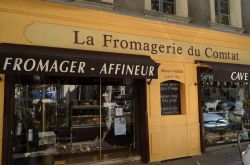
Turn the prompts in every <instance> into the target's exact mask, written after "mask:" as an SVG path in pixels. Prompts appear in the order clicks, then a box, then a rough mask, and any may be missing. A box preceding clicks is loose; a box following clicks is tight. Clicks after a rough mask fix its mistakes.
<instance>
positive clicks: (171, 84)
mask: <svg viewBox="0 0 250 165" xmlns="http://www.w3.org/2000/svg"><path fill="white" fill-rule="evenodd" d="M160 91H161V115H180V114H181V113H182V112H181V83H180V82H178V81H173V80H171V81H164V82H162V83H161V84H160Z"/></svg>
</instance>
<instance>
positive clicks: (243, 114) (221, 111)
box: [200, 70, 250, 146]
mask: <svg viewBox="0 0 250 165" xmlns="http://www.w3.org/2000/svg"><path fill="white" fill-rule="evenodd" d="M206 72H207V71H205V70H204V72H203V71H202V72H201V74H200V75H201V80H202V81H201V105H202V106H201V112H202V115H203V126H204V128H205V129H204V130H205V132H204V139H205V145H206V146H211V145H217V144H223V143H224V144H226V143H233V142H236V141H237V133H238V132H239V131H241V130H242V129H249V128H250V122H249V117H250V102H249V84H248V82H223V81H215V80H214V78H213V72H212V71H211V72H209V73H208V72H207V73H206ZM241 138H242V139H241V140H249V136H248V134H243V135H242V137H241Z"/></svg>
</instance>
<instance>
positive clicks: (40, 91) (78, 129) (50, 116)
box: [13, 83, 135, 163]
mask: <svg viewBox="0 0 250 165" xmlns="http://www.w3.org/2000/svg"><path fill="white" fill-rule="evenodd" d="M134 104H135V101H134V89H133V85H132V84H129V85H120V84H119V83H118V85H102V86H100V85H96V84H95V83H94V84H91V85H78V84H76V85H75V84H73V85H71V84H69V85H68V84H63V85H62V84H36V83H32V84H16V85H15V105H14V109H15V110H14V116H15V118H14V125H13V130H14V132H15V134H14V136H13V137H14V139H15V141H14V144H13V160H14V162H15V163H17V162H18V161H19V160H20V159H26V158H28V159H33V158H36V157H41V156H48V155H53V159H57V158H58V159H61V158H62V157H63V159H65V160H68V158H70V157H71V156H72V154H80V155H81V154H83V155H84V154H85V153H86V154H89V153H91V154H92V155H96V156H98V155H99V152H105V153H106V152H107V153H109V152H111V153H112V152H113V151H115V150H119V149H124V148H127V149H128V150H131V148H133V146H134V141H135V133H134V131H135V120H134V115H135V105H134ZM131 146H132V147H131ZM101 150H102V151H101ZM83 155H81V156H83Z"/></svg>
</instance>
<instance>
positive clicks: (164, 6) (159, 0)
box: [151, 0, 176, 15]
mask: <svg viewBox="0 0 250 165" xmlns="http://www.w3.org/2000/svg"><path fill="white" fill-rule="evenodd" d="M151 7H152V10H153V11H158V12H162V13H166V14H173V15H175V14H176V2H175V0H151Z"/></svg>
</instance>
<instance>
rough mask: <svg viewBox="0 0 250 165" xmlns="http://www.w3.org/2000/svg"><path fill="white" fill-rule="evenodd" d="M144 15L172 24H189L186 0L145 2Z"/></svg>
mask: <svg viewBox="0 0 250 165" xmlns="http://www.w3.org/2000/svg"><path fill="white" fill-rule="evenodd" d="M145 15H146V16H151V17H158V18H163V19H167V20H168V21H174V22H189V20H190V19H189V18H188V1H187V0H145Z"/></svg>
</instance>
